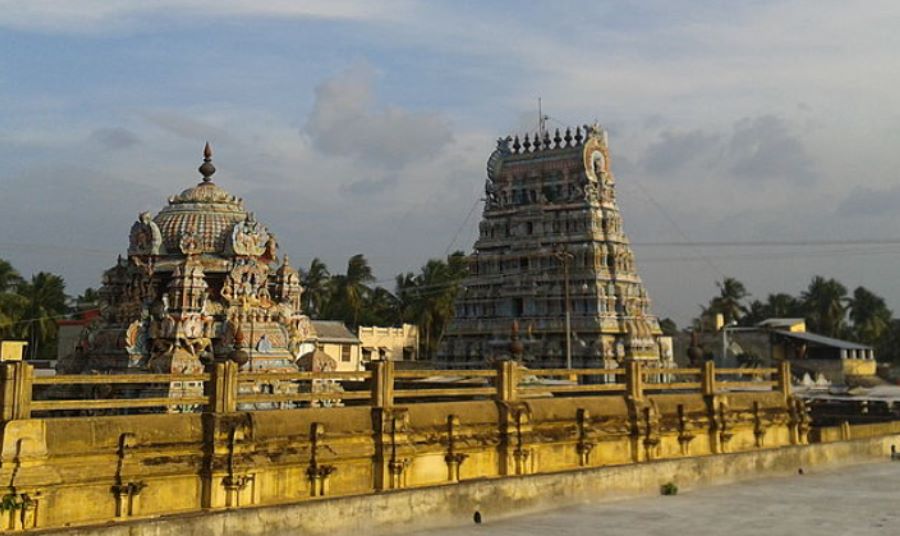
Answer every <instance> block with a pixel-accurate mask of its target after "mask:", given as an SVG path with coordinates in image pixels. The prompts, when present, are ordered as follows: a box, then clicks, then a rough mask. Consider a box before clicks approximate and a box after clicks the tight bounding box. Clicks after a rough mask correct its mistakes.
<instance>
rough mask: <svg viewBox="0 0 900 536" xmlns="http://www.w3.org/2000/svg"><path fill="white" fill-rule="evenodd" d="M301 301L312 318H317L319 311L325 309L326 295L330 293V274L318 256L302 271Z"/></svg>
mask: <svg viewBox="0 0 900 536" xmlns="http://www.w3.org/2000/svg"><path fill="white" fill-rule="evenodd" d="M302 277H303V301H304V307H305V308H306V314H308V315H309V316H310V317H312V318H319V315H320V314H321V312H322V311H323V310H324V309H325V305H326V302H327V301H328V295H329V294H330V290H331V289H330V288H329V283H330V281H331V274H329V273H328V267H327V266H325V263H324V262H322V261H321V260H320V259H319V258H315V259H313V260H312V262H311V263H309V270H307V271H306V272H304V273H303V275H302Z"/></svg>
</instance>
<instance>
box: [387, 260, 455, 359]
mask: <svg viewBox="0 0 900 536" xmlns="http://www.w3.org/2000/svg"><path fill="white" fill-rule="evenodd" d="M467 271H468V261H467V259H466V256H465V254H463V253H462V252H460V251H458V252H455V253H453V254H452V255H450V256H449V257H447V260H446V261H444V260H440V259H431V260H429V261H428V262H427V263H425V265H424V266H422V268H421V270H420V272H419V274H418V275H415V276H413V274H412V273H406V274H401V275H399V276H397V296H398V299H399V300H400V308H401V310H402V313H403V318H404V320H406V321H408V322H413V323H415V324H416V325H417V326H418V327H419V333H420V334H421V337H420V338H419V340H420V341H421V345H422V348H421V351H422V355H423V356H427V357H433V356H434V354H435V353H436V352H437V349H438V347H439V346H440V343H441V339H442V338H443V336H444V330H445V329H446V328H447V325H449V323H450V321H451V320H452V319H453V314H454V302H455V300H456V295H457V293H458V292H459V290H460V285H461V282H462V280H463V278H464V277H465V276H466V274H467Z"/></svg>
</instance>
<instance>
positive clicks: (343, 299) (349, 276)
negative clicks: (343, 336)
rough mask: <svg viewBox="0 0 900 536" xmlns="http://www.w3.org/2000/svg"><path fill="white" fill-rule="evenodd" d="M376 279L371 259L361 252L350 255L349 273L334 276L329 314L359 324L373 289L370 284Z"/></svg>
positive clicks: (355, 324) (348, 262) (353, 324)
mask: <svg viewBox="0 0 900 536" xmlns="http://www.w3.org/2000/svg"><path fill="white" fill-rule="evenodd" d="M374 281H375V276H374V275H373V274H372V267H371V266H369V261H367V260H366V258H365V257H364V256H363V255H361V254H357V255H354V256H352V257H350V260H349V261H347V273H346V274H344V275H336V276H334V277H333V278H332V288H333V293H332V298H331V301H330V304H329V308H328V309H329V311H328V313H329V316H332V317H335V318H340V319H342V320H343V321H344V322H345V323H347V324H349V325H350V327H352V328H356V327H357V326H359V320H360V318H361V316H362V312H363V308H364V307H365V298H366V296H367V295H368V293H369V292H370V291H371V289H370V288H369V287H368V284H369V283H372V282H374Z"/></svg>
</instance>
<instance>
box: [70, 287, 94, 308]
mask: <svg viewBox="0 0 900 536" xmlns="http://www.w3.org/2000/svg"><path fill="white" fill-rule="evenodd" d="M99 306H100V292H99V291H97V289H95V288H91V287H88V288H86V289H84V292H82V293H81V295H79V296H78V297H77V298H75V308H76V309H78V310H80V311H84V310H86V309H96V308H97V307H99Z"/></svg>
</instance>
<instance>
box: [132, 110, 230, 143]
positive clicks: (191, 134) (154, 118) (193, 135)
mask: <svg viewBox="0 0 900 536" xmlns="http://www.w3.org/2000/svg"><path fill="white" fill-rule="evenodd" d="M144 117H145V118H146V119H147V121H149V122H150V123H152V124H154V125H156V126H157V127H159V128H161V129H163V130H165V131H166V132H170V133H172V134H175V135H177V136H180V137H182V138H185V139H188V140H191V141H194V142H196V141H198V140H199V141H201V142H202V141H204V140H209V141H218V142H226V143H230V142H232V141H234V138H233V137H232V136H231V135H230V134H229V133H228V132H227V131H226V130H225V129H223V128H221V127H218V126H215V125H213V124H211V123H207V122H206V121H202V120H199V119H193V118H190V117H185V115H183V114H181V113H174V112H168V111H156V112H150V113H147V114H145V115H144Z"/></svg>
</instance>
